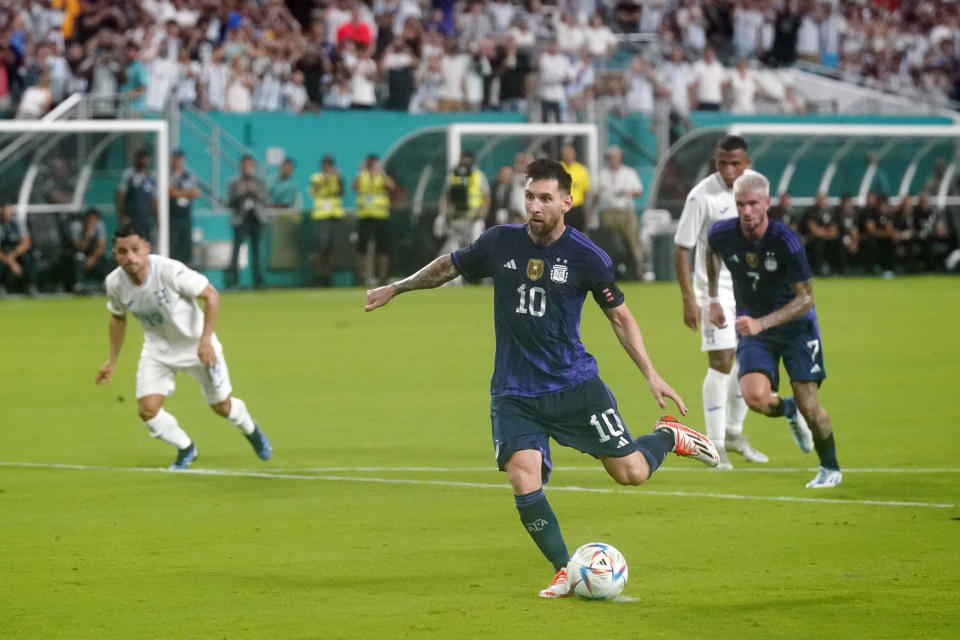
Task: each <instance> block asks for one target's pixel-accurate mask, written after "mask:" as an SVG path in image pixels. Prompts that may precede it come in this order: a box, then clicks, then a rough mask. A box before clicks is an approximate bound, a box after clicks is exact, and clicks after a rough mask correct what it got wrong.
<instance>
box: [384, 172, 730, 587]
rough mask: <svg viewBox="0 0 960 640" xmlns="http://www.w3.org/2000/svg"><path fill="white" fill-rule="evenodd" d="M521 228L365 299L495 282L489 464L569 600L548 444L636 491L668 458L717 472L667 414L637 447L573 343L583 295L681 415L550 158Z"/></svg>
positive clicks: (712, 456) (530, 189) (529, 187)
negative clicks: (583, 457)
mask: <svg viewBox="0 0 960 640" xmlns="http://www.w3.org/2000/svg"><path fill="white" fill-rule="evenodd" d="M525 203H526V213H527V223H526V224H523V225H503V226H497V227H491V228H490V229H488V230H487V231H485V232H484V233H483V234H482V235H481V236H480V237H479V238H478V239H477V240H476V241H475V242H473V243H472V244H470V245H469V246H467V247H464V248H463V249H459V250H457V251H454V252H453V253H449V254H445V255H442V256H440V257H439V258H437V259H436V260H434V261H433V262H431V263H430V264H428V265H426V266H425V267H424V268H422V269H421V270H420V271H418V272H417V273H415V274H413V275H412V276H409V277H408V278H406V279H404V280H400V281H399V282H396V283H394V284H392V285H388V286H385V287H380V288H378V289H371V290H370V291H367V304H366V307H365V310H366V311H372V310H374V309H376V308H378V307H381V306H383V305H385V304H387V303H388V302H389V301H390V300H391V299H392V298H393V297H394V296H396V295H397V294H400V293H404V292H406V291H412V290H414V289H428V288H433V287H437V286H439V285H441V284H443V283H444V282H447V281H449V280H452V279H453V278H455V277H457V276H458V275H459V274H463V276H464V277H465V278H466V279H468V280H477V279H480V278H493V287H494V291H493V294H494V327H495V331H496V355H495V360H494V371H493V378H492V380H491V382H490V394H491V396H492V398H491V402H490V416H491V421H492V423H493V444H494V449H495V455H496V458H497V465H498V466H499V468H500V470H501V471H505V472H506V473H507V477H508V479H509V480H510V484H511V486H512V487H513V492H514V500H515V502H516V506H517V510H518V511H519V512H520V520H521V522H522V523H523V525H524V527H525V528H526V529H527V531H528V532H529V533H530V536H531V537H532V538H533V540H534V542H535V543H536V544H537V546H538V547H539V548H540V551H541V552H542V553H543V555H544V556H546V558H547V560H549V561H550V562H551V564H553V568H554V570H555V571H556V574H555V576H554V579H553V581H552V582H551V583H550V586H548V587H547V588H546V589H544V590H543V591H541V592H540V596H541V597H544V598H558V597H564V596H566V595H569V592H570V588H569V585H568V583H567V576H566V564H567V560H568V559H569V554H568V553H567V547H566V544H565V543H564V541H563V536H562V535H561V533H560V526H559V524H558V523H557V519H556V517H555V516H554V514H553V510H552V509H551V508H550V504H549V503H548V502H547V498H546V496H545V495H544V493H543V485H544V484H545V483H546V482H547V481H548V480H549V475H550V469H551V467H552V462H551V458H550V443H549V439H550V438H553V439H554V440H556V441H557V442H558V443H560V444H562V445H565V446H568V447H573V448H574V449H577V450H579V451H582V452H584V453H588V454H590V455H593V456H594V457H597V458H599V459H600V461H601V463H602V464H603V466H604V468H605V469H606V470H607V473H609V474H610V476H611V477H612V478H613V479H614V480H616V481H617V482H618V483H620V484H624V485H638V484H641V483H642V482H644V481H645V480H646V479H647V478H649V477H650V475H651V474H652V473H653V472H654V471H656V470H657V468H658V467H659V466H660V464H661V463H662V462H663V460H664V458H665V457H666V455H667V453H668V452H670V451H673V452H675V453H677V454H678V455H681V456H685V457H690V458H696V459H698V460H700V461H701V462H704V463H705V464H707V465H709V466H716V464H717V461H718V459H719V458H718V455H717V450H716V448H715V447H714V446H713V443H711V442H710V440H709V439H707V438H706V437H705V436H703V435H701V434H699V433H697V432H696V431H694V430H692V429H689V428H687V427H685V426H683V425H682V424H680V423H679V422H677V421H676V420H675V419H674V418H673V417H671V416H663V417H661V418H660V419H659V420H657V421H656V422H655V424H654V431H653V433H650V434H647V435H645V436H641V437H640V438H637V439H636V440H634V439H633V437H632V436H631V435H630V433H629V432H628V431H627V428H626V426H625V425H624V423H623V419H622V418H621V416H620V414H619V412H618V410H617V401H616V399H615V398H614V397H613V394H612V393H611V392H610V390H609V389H608V388H607V386H606V385H605V384H604V383H603V381H602V380H600V378H599V376H598V370H597V362H596V360H594V358H593V356H591V355H590V354H589V353H587V351H586V350H585V349H584V347H583V344H582V343H581V341H580V312H581V309H582V308H583V301H584V299H585V298H586V295H587V293H588V292H590V293H592V294H593V298H594V300H596V302H597V304H598V305H600V307H601V308H602V309H603V310H604V313H605V314H606V315H607V318H608V319H609V320H610V325H611V327H612V328H613V331H614V333H615V334H616V335H617V338H618V339H619V340H620V344H621V345H623V348H624V350H626V352H627V354H628V355H629V356H630V358H631V360H633V362H634V363H635V364H636V365H637V368H638V369H640V372H641V373H642V374H643V376H644V378H646V380H647V385H648V386H649V387H650V391H651V393H652V394H653V397H654V398H655V399H656V401H657V403H658V404H659V405H660V407H661V408H665V407H666V401H665V398H670V399H671V400H673V402H674V403H676V405H677V408H678V409H679V410H680V413H681V415H684V414H686V413H687V408H686V406H685V405H684V403H683V400H682V399H681V398H680V396H679V395H678V394H677V392H676V391H674V390H673V388H672V387H671V386H670V385H668V384H667V383H666V382H664V381H663V379H662V378H661V377H660V375H659V374H658V373H657V372H656V370H655V369H654V368H653V364H651V362H650V358H648V357H647V353H646V350H645V349H644V346H643V338H642V337H641V334H640V329H639V327H637V322H636V320H635V319H634V317H633V315H632V314H631V313H630V310H629V309H628V308H627V305H626V304H624V296H623V293H621V291H620V290H619V289H618V288H617V285H616V283H615V282H614V273H613V266H612V265H613V263H612V261H611V260H610V257H609V256H608V255H607V254H606V253H604V252H603V251H602V250H600V249H599V248H598V247H597V246H596V245H595V244H593V243H592V242H591V241H590V240H589V239H588V238H587V237H586V236H585V235H583V234H582V233H580V232H579V231H577V230H576V229H574V228H573V227H567V226H565V225H564V222H563V216H564V214H565V213H566V212H567V211H568V210H569V209H570V206H571V204H572V198H571V197H570V174H568V173H567V172H566V170H564V168H563V166H562V165H560V164H559V163H557V162H553V161H550V160H537V161H536V162H533V163H531V164H530V166H529V167H528V168H527V181H526V189H525Z"/></svg>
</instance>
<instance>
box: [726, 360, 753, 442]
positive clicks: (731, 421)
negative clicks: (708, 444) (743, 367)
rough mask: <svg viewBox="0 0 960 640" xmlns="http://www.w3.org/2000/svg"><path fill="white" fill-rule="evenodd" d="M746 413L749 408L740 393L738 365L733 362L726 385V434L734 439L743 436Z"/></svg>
mask: <svg viewBox="0 0 960 640" xmlns="http://www.w3.org/2000/svg"><path fill="white" fill-rule="evenodd" d="M747 411H749V408H748V407H747V403H746V402H744V400H743V393H742V392H741V391H740V363H739V362H736V361H735V362H734V363H733V368H732V369H730V381H729V382H728V383H727V433H729V434H730V435H731V436H734V437H739V436H741V435H743V419H744V418H746V417H747Z"/></svg>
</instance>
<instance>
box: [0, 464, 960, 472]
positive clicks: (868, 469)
mask: <svg viewBox="0 0 960 640" xmlns="http://www.w3.org/2000/svg"><path fill="white" fill-rule="evenodd" d="M0 464H3V463H2V462H0ZM553 470H554V471H588V472H597V473H603V472H604V471H603V467H601V466H600V465H599V464H598V465H595V466H592V467H564V466H558V467H554V468H553ZM253 471H256V470H253ZM261 471H262V470H261ZM267 471H268V472H269V469H268V470H267ZM280 471H282V472H284V473H346V472H349V473H371V472H375V473H385V472H386V473H389V472H391V471H399V472H414V471H415V472H435V473H458V472H477V471H497V468H496V466H495V465H493V464H491V465H488V466H486V467H284V468H283V469H280ZM664 471H693V472H697V473H731V472H741V471H742V472H746V473H800V472H803V473H806V472H808V471H812V472H816V471H817V467H766V466H759V465H757V464H750V465H749V466H737V467H734V468H733V469H732V470H730V471H723V472H718V471H716V470H714V469H709V468H707V467H692V466H690V467H687V466H683V467H671V466H664V467H660V468H659V469H658V470H657V473H663V472H664ZM843 473H844V474H847V473H933V474H936V473H960V467H951V468H943V469H936V468H929V469H922V468H917V469H914V468H880V467H876V468H871V467H863V468H851V467H844V468H843Z"/></svg>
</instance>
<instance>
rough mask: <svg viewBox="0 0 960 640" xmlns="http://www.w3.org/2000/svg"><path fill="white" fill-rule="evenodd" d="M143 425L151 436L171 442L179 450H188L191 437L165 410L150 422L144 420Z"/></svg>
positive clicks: (161, 410)
mask: <svg viewBox="0 0 960 640" xmlns="http://www.w3.org/2000/svg"><path fill="white" fill-rule="evenodd" d="M143 424H145V425H147V429H149V430H150V435H151V436H153V437H154V438H158V439H160V440H163V441H164V442H169V443H170V444H172V445H173V446H175V447H176V448H177V449H186V448H187V447H189V446H190V442H191V440H190V436H188V435H187V432H186V431H184V430H183V429H181V428H180V425H179V424H178V423H177V419H176V418H174V417H173V416H172V415H170V414H169V413H167V412H166V410H164V409H160V411H159V412H158V413H157V415H155V416H153V417H152V418H150V419H149V420H144V421H143Z"/></svg>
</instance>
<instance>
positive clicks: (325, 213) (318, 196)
mask: <svg viewBox="0 0 960 640" xmlns="http://www.w3.org/2000/svg"><path fill="white" fill-rule="evenodd" d="M310 194H311V195H312V196H313V213H312V214H310V217H311V218H313V219H314V220H324V219H326V218H342V217H343V198H341V197H340V196H341V193H340V181H339V180H338V179H337V177H336V176H328V175H327V174H325V173H323V172H320V173H315V174H313V175H312V176H310Z"/></svg>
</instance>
